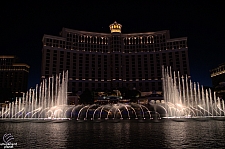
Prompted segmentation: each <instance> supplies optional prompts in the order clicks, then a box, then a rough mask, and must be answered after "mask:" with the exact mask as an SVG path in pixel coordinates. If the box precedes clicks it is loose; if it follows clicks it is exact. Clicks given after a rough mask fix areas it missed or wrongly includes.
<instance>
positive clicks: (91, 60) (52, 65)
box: [41, 22, 190, 92]
mask: <svg viewBox="0 0 225 149" xmlns="http://www.w3.org/2000/svg"><path fill="white" fill-rule="evenodd" d="M109 27H110V30H111V33H97V32H86V31H78V30H72V29H68V28H63V29H62V32H61V34H60V35H61V36H60V37H58V36H51V35H44V37H43V49H42V73H41V74H42V78H45V77H49V76H52V75H54V74H58V73H60V72H62V71H63V70H69V90H70V91H84V90H85V89H86V88H88V89H89V90H96V89H97V90H98V89H99V90H111V89H118V88H123V87H125V88H129V89H133V88H136V89H138V90H140V91H148V92H149V91H162V82H161V66H162V65H165V66H172V69H173V70H178V71H180V73H181V74H187V75H189V74H190V72H189V61H188V48H187V38H186V37H182V38H176V39H170V34H169V31H168V30H165V31H158V32H146V33H130V34H122V33H121V28H122V25H121V24H118V23H117V22H114V23H113V24H111V25H110V26H109Z"/></svg>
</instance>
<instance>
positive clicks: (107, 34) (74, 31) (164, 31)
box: [63, 28, 169, 36]
mask: <svg viewBox="0 0 225 149" xmlns="http://www.w3.org/2000/svg"><path fill="white" fill-rule="evenodd" d="M63 30H64V31H66V32H72V33H82V34H96V35H105V36H110V35H111V33H98V32H88V31H79V30H73V29H69V28H63ZM162 33H169V30H162V31H156V32H142V33H125V34H123V33H121V35H122V36H127V35H132V36H135V35H136V36H137V35H145V34H146V35H149V34H152V35H153V34H162Z"/></svg>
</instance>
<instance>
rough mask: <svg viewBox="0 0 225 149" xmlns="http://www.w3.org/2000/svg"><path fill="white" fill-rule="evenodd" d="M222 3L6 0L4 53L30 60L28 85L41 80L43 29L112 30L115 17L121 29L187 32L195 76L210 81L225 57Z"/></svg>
mask: <svg viewBox="0 0 225 149" xmlns="http://www.w3.org/2000/svg"><path fill="white" fill-rule="evenodd" d="M36 2H37V1H36ZM132 2H133V1H132ZM6 3H7V4H6ZM224 9H225V6H224V4H223V3H222V2H221V3H216V2H215V1H211V2H206V1H200V2H196V1H183V0H182V1H176V2H175V1H160V2H159V1H155V2H148V1H147V0H146V1H138V2H136V3H135V2H133V3H130V2H129V3H128V2H121V1H107V2H106V1H102V2H101V1H97V2H94V1H83V2H82V3H80V2H79V3H77V2H75V1H67V2H58V1H41V2H38V3H35V2H34V1H23V2H22V1H16V2H15V1H14V3H13V2H5V3H2V4H1V7H0V12H1V15H0V19H1V23H0V27H1V33H0V37H1V44H0V45H1V48H0V55H9V54H10V55H16V56H18V57H19V58H20V62H23V63H27V64H28V65H30V67H31V68H30V74H29V84H28V87H29V88H30V87H34V86H35V85H36V84H39V81H40V75H41V52H42V37H43V35H44V34H49V35H55V36H58V35H59V32H60V31H61V30H62V28H63V27H66V28H70V29H74V30H83V31H90V32H102V33H110V30H109V25H110V24H111V23H113V22H114V21H117V22H118V23H120V24H122V26H123V27H122V33H135V32H137V33H138V32H154V31H161V30H170V36H171V38H178V37H188V48H189V63H190V71H191V78H192V80H193V81H195V82H199V83H200V84H201V85H205V86H211V85H212V83H211V78H210V72H209V70H211V69H212V68H215V67H217V66H218V65H219V64H221V63H223V62H225V52H224V51H225V46H224V45H225V44H224V43H225V29H224V28H225V20H224V19H225V17H224V16H225V12H224Z"/></svg>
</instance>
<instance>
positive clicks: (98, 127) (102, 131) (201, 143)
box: [0, 120, 225, 149]
mask: <svg viewBox="0 0 225 149" xmlns="http://www.w3.org/2000/svg"><path fill="white" fill-rule="evenodd" d="M5 134H11V135H12V136H13V138H14V139H12V140H11V143H17V145H14V146H13V147H14V148H82V149H83V148H224V147H225V142H224V138H225V121H217V120H210V121H193V120H190V121H186V122H176V121H172V120H164V121H160V122H156V123H155V122H149V121H145V120H142V121H140V120H139V121H138V120H119V121H114V120H111V121H95V122H93V121H75V120H71V121H64V122H62V123H53V122H48V123H34V122H22V123H17V122H16V123H12V122H4V123H3V122H1V123H0V138H2V137H3V136H4V135H5ZM1 143H4V141H3V139H0V144H1ZM0 147H2V148H4V146H3V145H1V146H0Z"/></svg>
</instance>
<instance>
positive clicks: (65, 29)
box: [63, 28, 111, 36]
mask: <svg viewBox="0 0 225 149" xmlns="http://www.w3.org/2000/svg"><path fill="white" fill-rule="evenodd" d="M63 30H64V31H66V32H72V33H81V34H96V35H104V36H110V34H111V33H98V32H88V31H79V30H73V29H69V28H63Z"/></svg>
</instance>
